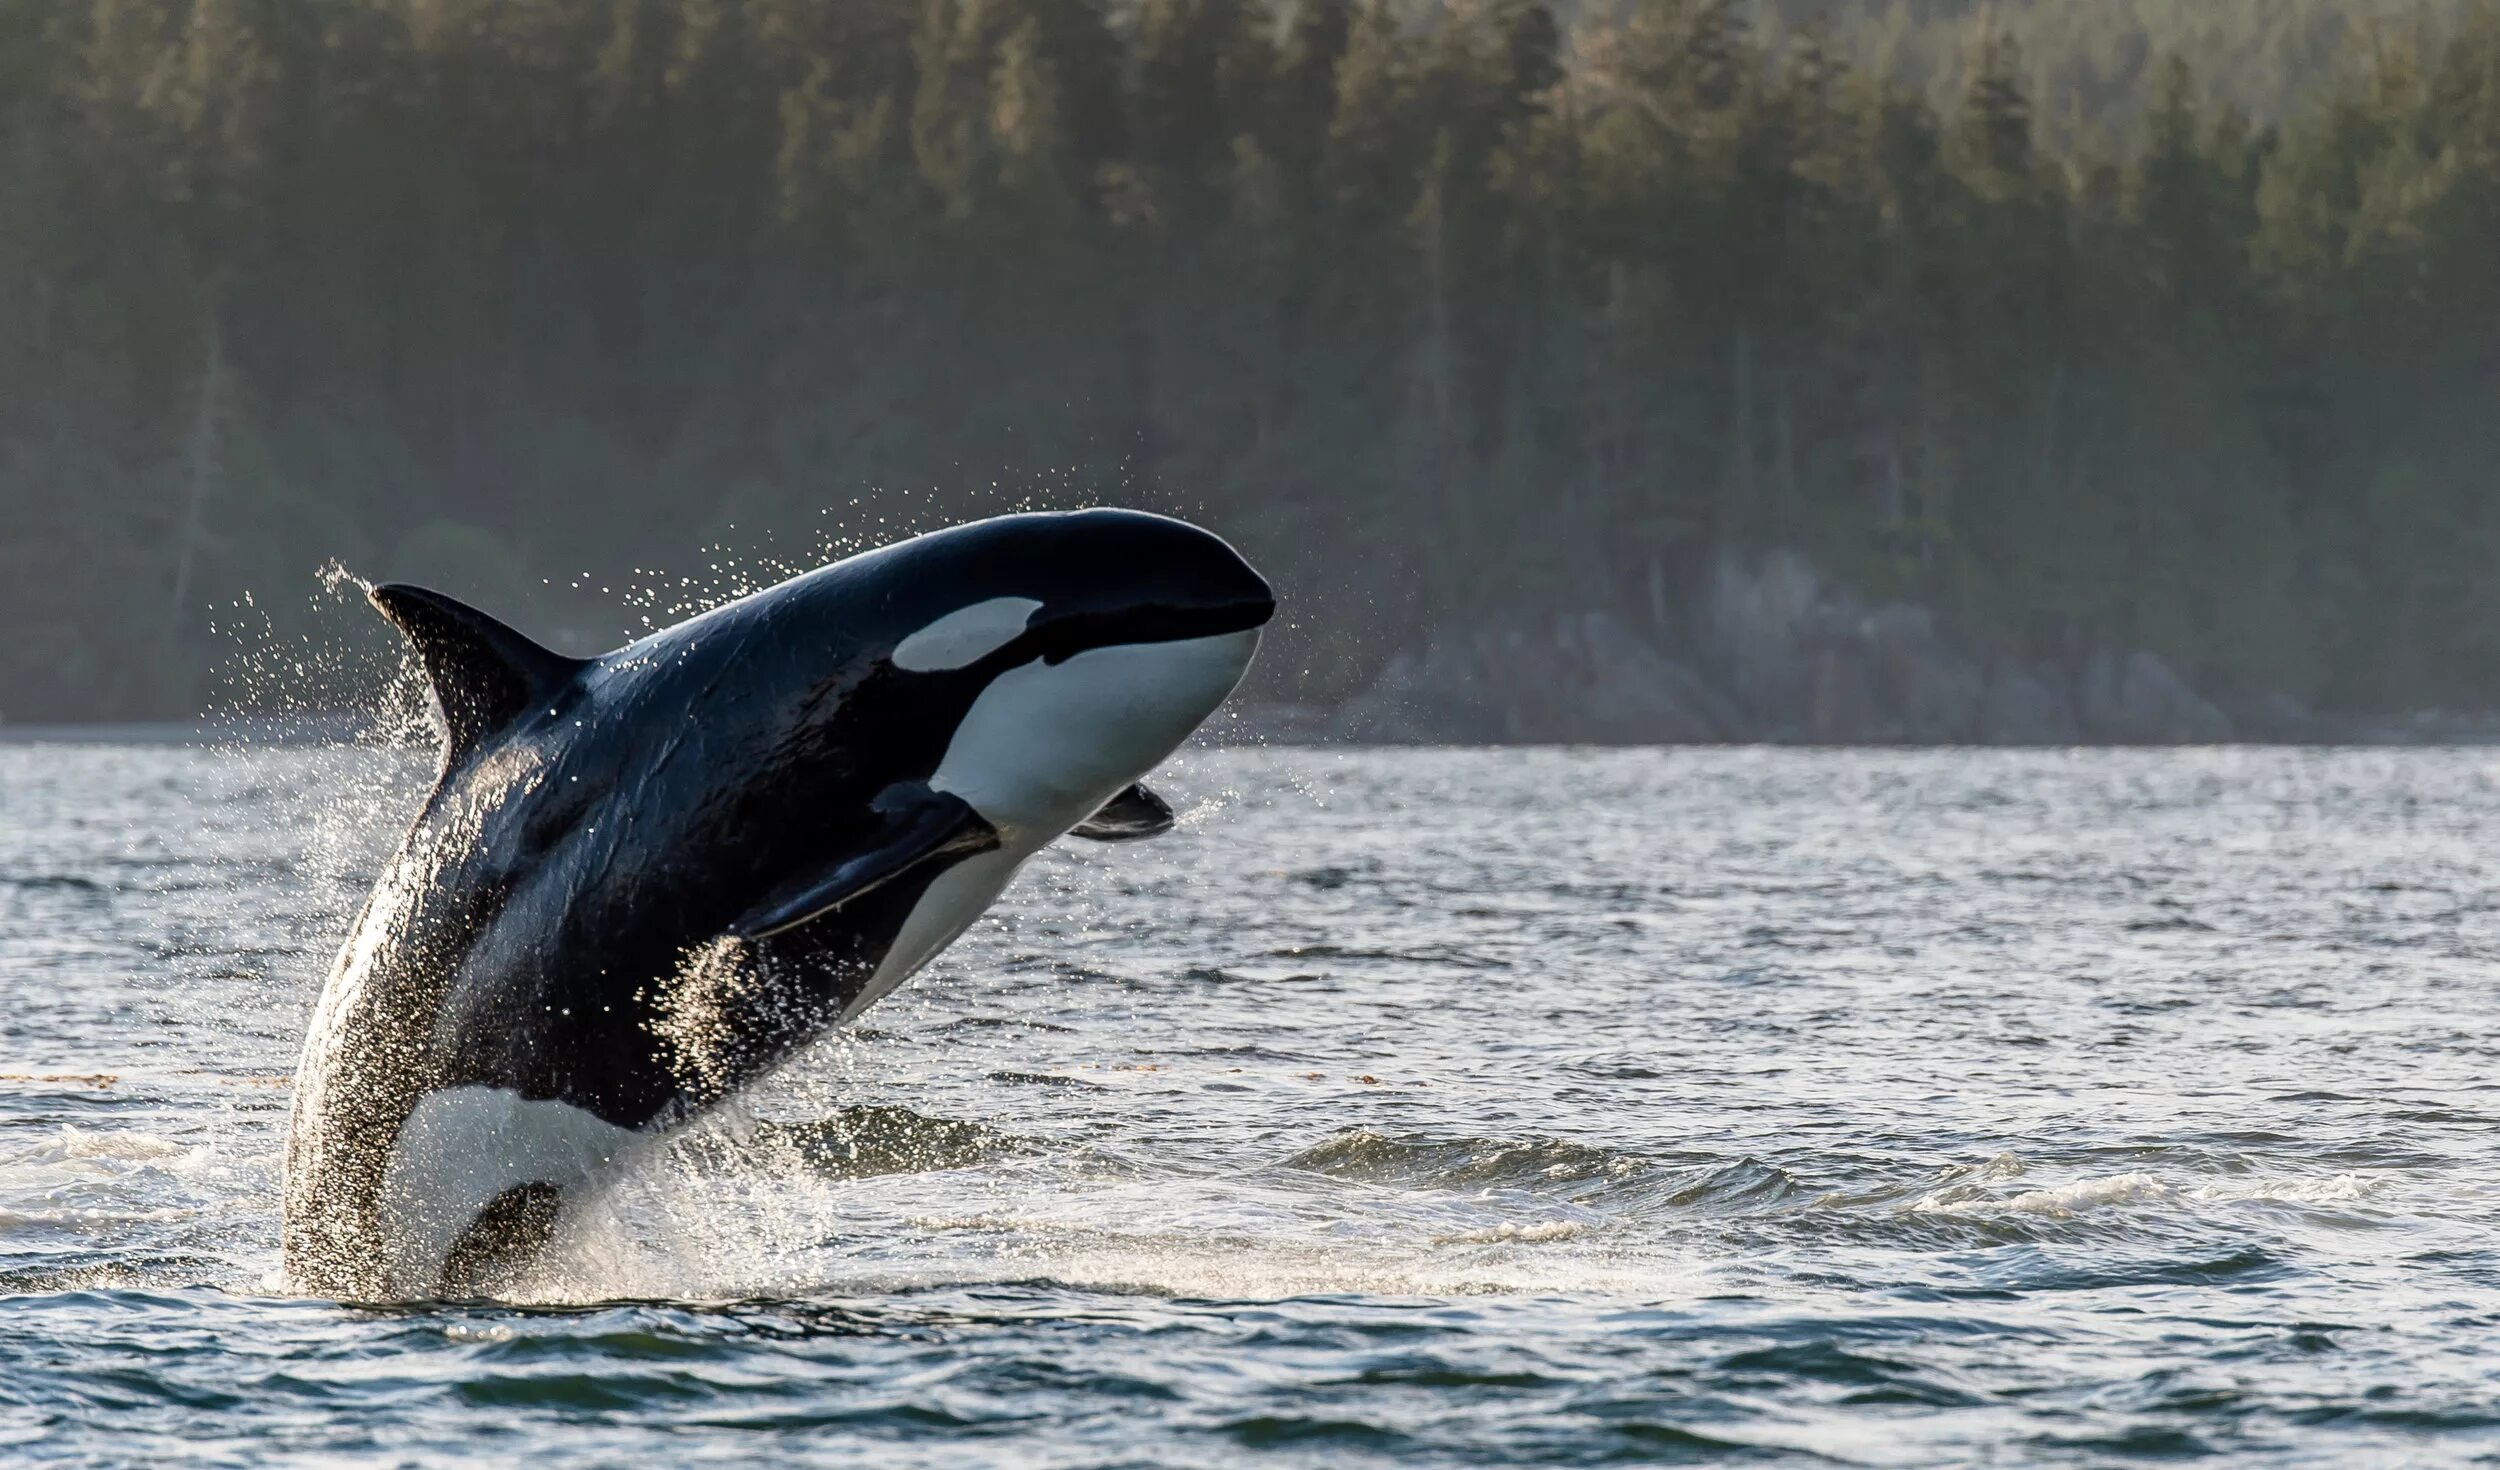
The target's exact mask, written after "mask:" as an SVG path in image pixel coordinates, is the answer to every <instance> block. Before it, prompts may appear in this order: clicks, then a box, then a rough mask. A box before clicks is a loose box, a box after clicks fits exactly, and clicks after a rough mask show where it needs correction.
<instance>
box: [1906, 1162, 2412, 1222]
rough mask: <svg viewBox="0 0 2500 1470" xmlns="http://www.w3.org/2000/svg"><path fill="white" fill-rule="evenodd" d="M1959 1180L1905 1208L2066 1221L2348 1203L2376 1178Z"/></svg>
mask: <svg viewBox="0 0 2500 1470" xmlns="http://www.w3.org/2000/svg"><path fill="white" fill-rule="evenodd" d="M1969 1189H1970V1186H1968V1185H1962V1186H1956V1187H1954V1188H1950V1189H1945V1190H1940V1191H1937V1192H1935V1193H1931V1194H1929V1195H1927V1196H1925V1197H1923V1198H1921V1199H1919V1200H1917V1201H1916V1202H1914V1203H1913V1204H1911V1205H1910V1207H1909V1209H1910V1211H1911V1212H1912V1213H1917V1214H1943V1215H1959V1216H1964V1217H1969V1218H2001V1217H2004V1216H2009V1215H2027V1216H2032V1217H2034V1218H2038V1219H2046V1220H2072V1219H2075V1218H2077V1217H2079V1216H2082V1215H2087V1214H2090V1213H2092V1212H2094V1211H2096V1210H2108V1209H2123V1208H2129V1207H2135V1208H2170V1209H2176V1208H2188V1207H2193V1206H2196V1205H2201V1204H2239V1203H2257V1204H2290V1205H2349V1204H2359V1203H2363V1202H2365V1201H2367V1200H2370V1199H2372V1198H2374V1197H2376V1196H2377V1195H2378V1194H2379V1193H2380V1192H2381V1189H2382V1185H2381V1182H2380V1181H2378V1180H2375V1179H2371V1178H2368V1177H2366V1176H2364V1175H2359V1174H2336V1175H2331V1176H2328V1177H2325V1178H2318V1179H2247V1180H2231V1181H2224V1182H2215V1183H2208V1184H2189V1185H2181V1184H2175V1183H2172V1182H2171V1181H2169V1180H2166V1179H2163V1178H2160V1177H2158V1176H2156V1175H2152V1174H2146V1173H2141V1172H2131V1173H2126V1174H2114V1175H2111V1176H2109V1177H2107V1178H2103V1179H2079V1180H2076V1181H2075V1182H2074V1183H2071V1184H2062V1185H2058V1186H2056V1187H2055V1188H2051V1189H2032V1190H2025V1191H2023V1192H2022V1193H2020V1194H2015V1195H2011V1196H2006V1197H2002V1198H1997V1197H1989V1196H1984V1195H1973V1194H1971V1193H1969V1192H1968V1191H1969Z"/></svg>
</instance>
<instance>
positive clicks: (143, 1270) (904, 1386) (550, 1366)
mask: <svg viewBox="0 0 2500 1470" xmlns="http://www.w3.org/2000/svg"><path fill="white" fill-rule="evenodd" d="M417 764H418V761H417V759H416V758H415V757H412V756H404V755H385V754H376V753H371V752H362V751H353V750H305V749H284V750H262V751H254V752H248V753H234V752H225V753H209V752H197V751H182V750H172V749H161V748H156V749H151V748H138V747H132V748H114V747H102V746H98V747H21V748H0V1074H5V1076H0V1462H6V1463H12V1464H15V1463H26V1464H41V1463H54V1462H58V1463H76V1464H110V1463H155V1462H161V1461H164V1460H168V1459H175V1458H181V1457H192V1458H196V1459H199V1460H206V1461H212V1462H215V1461H223V1462H232V1463H237V1464H266V1463H278V1462H283V1461H285V1460H287V1459H289V1458H290V1457H300V1458H301V1459H303V1460H305V1461H318V1462H322V1463H334V1462H369V1463H389V1464H401V1463H477V1462H495V1461H519V1460H522V1459H527V1460H529V1461H530V1462H533V1463H535V1464H538V1465H545V1466H555V1465H568V1464H619V1463H624V1464H647V1465H662V1464H679V1463H693V1462H702V1461H707V1460H718V1461H730V1462H755V1463H782V1464H808V1463H834V1464H840V1463H858V1464H871V1465H880V1466H889V1465H891V1466H905V1465H924V1464H925V1465H964V1464H1002V1465H1008V1464H1012V1465H1070V1466H1074V1465H1137V1466H1180V1465H1219V1464H1271V1463H1272V1464H1279V1465H1292V1464H1308V1465H1314V1466H1317V1465H1326V1466H1346V1465H1364V1464H1448V1465H1488V1464H1505V1463H1523V1464H1524V1463H1537V1464H1577V1463H1590V1464H1593V1463H1609V1462H1620V1463H1655V1462H1678V1463H1682V1462H1704V1461H1713V1460H1722V1459H1724V1460H1744V1461H1770V1460H1780V1459H1797V1460H1802V1461H1815V1460H1822V1461H1831V1462H1840V1463H1864V1464H1884V1465H1894V1464H1897V1465H1927V1464H1937V1463H1972V1462H1977V1463H1994V1464H2081V1463H2100V1462H2108V1461H2119V1460H2134V1459H2142V1458H2148V1457H2170V1458H2192V1457H2197V1456H2205V1455H2212V1456H2228V1457H2232V1458H2235V1459H2241V1460H2251V1461H2255V1460H2268V1459H2270V1460H2275V1461H2280V1462H2301V1463H2314V1464H2388V1463H2446V1462H2452V1461H2454V1462H2462V1461H2470V1460H2473V1459H2476V1458H2478V1457H2480V1456H2485V1455H2491V1454H2500V1333H2496V1332H2495V1329H2496V1328H2500V1238H2496V1237H2495V1233H2494V1228H2493V1221H2494V1209H2495V1204H2496V1203H2500V1198H2496V1196H2495V1189H2494V1181H2495V1178H2500V1143H2496V1142H2495V1134H2494V1128H2493V1123H2494V1115H2495V1110H2496V1109H2500V1096H2495V1092H2494V1088H2493V1053H2494V1043H2493V1037H2494V1035H2495V1031H2496V1030H2500V1027H2496V1026H2495V1022H2496V1021H2500V1003H2496V1000H2495V990H2494V978H2495V975H2500V953H2495V951H2500V904H2496V903H2495V895H2500V869H2496V867H2495V861H2494V858H2495V854H2500V754H2495V753H2491V752H2481V751H2474V752H2464V751H2458V752H2421V751H2414V752H2402V753H2386V752H2346V753H2336V752H2324V753H2317V752H2280V751H2219V752H2185V753H2106V752H2104V753H2021V754H2018V753H1996V752H1991V753H1971V752H1929V753H1850V752H1808V751H1795V752H1770V751H1755V752H1749V751H1727V752H1694V751H1673V752H1621V753H1605V754H1596V753H1574V752H1562V751H1510V752H1446V753H1445V752H1399V753H1385V752H1384V753H1336V752H1259V751H1230V752H1209V753H1202V754H1196V755H1192V756H1189V757H1187V758H1185V759H1184V760H1183V761H1182V762H1180V763H1179V764H1178V766H1177V768H1176V769H1174V770H1172V771H1170V772H1167V773H1166V775H1165V776H1164V777H1163V778H1160V780H1159V784H1161V785H1164V786H1165V787H1167V789H1168V790H1169V791H1170V792H1171V794H1172V795H1173V796H1174V797H1175V800H1176V804H1178V805H1180V806H1181V807H1182V808H1183V812H1184V820H1183V826H1182V830H1180V831H1179V832H1177V833H1175V834H1173V835H1172V836H1171V837H1169V838H1166V839H1164V840H1162V841H1160V842H1156V843H1148V844H1140V845H1136V846H1130V847H1120V848H1102V847H1088V846H1083V845H1077V846H1073V847H1071V848H1070V849H1068V850H1065V851H1060V850H1053V851H1051V852H1048V853H1046V854H1044V855H1043V857H1042V858H1040V859H1039V860H1037V861H1036V862H1035V863H1034V864H1033V866H1032V867H1031V868H1029V869H1028V870H1027V871H1026V873H1025V875H1024V877H1023V878H1022V879H1020V880H1019V882H1018V883H1017V885H1016V887H1015V888H1014V889H1013V890H1012V891H1011V892H1010V893H1009V895H1008V897H1007V899H1006V900H1005V902H1004V903H1003V904H1002V905H1001V906H1000V909H999V910H998V912H997V913H996V915H995V916H994V918H993V919H992V920H991V921H989V922H987V923H985V924H984V925H982V926H981V927H979V928H977V929H976V930H975V931H974V932H973V933H972V934H971V935H969V936H967V938H966V939H965V940H964V942H962V943H961V944H959V945H958V946H957V947H956V948H955V949H953V950H952V951H950V952H949V953H948V954H946V955H945V956H943V957H941V959H940V961H939V963H938V964H937V965H936V966H935V967H933V969H932V970H931V971H930V972H929V973H928V974H926V975H924V976H923V977H922V978H921V979H920V980H919V981H918V982H916V983H915V984H914V985H913V986H912V987H911V988H910V989H908V990H906V991H905V992H903V993H902V994H901V995H899V996H897V997H895V998H894V999H892V1000H889V1001H887V1002H885V1003H884V1004H883V1005H881V1006H879V1007H877V1008H876V1009H875V1010H873V1011H871V1012H869V1014H868V1015H867V1016H866V1017H865V1018H864V1024H865V1027H866V1029H863V1030H860V1031H858V1032H856V1033H854V1034H853V1035H851V1036H848V1037H845V1038H840V1039H837V1040H834V1041H829V1042H828V1043H827V1044H825V1045H823V1046H821V1047H819V1048H817V1049H816V1050H814V1051H811V1052H810V1053H808V1054H806V1055H805V1056H803V1057H802V1058H801V1059H799V1061H797V1062H796V1063H795V1064H793V1065H792V1066H791V1067H790V1068H788V1069H787V1070H786V1071H785V1072H784V1073H783V1074H782V1075H780V1076H779V1077H777V1078H776V1079H774V1080H773V1081H772V1083H771V1084H769V1085H768V1086H767V1087H765V1088H764V1089H762V1090H761V1091H760V1092H759V1093H758V1094H757V1095H755V1096H754V1097H752V1098H751V1099H749V1100H748V1101H747V1102H746V1104H745V1105H744V1106H743V1107H742V1108H740V1109H739V1110H737V1112H736V1113H735V1114H734V1115H732V1116H729V1117H725V1118H723V1119H721V1120H719V1121H718V1122H717V1123H715V1124H714V1125H713V1126H710V1127H708V1128H706V1129H704V1130H702V1131H701V1133H700V1134H699V1135H698V1136H695V1137H691V1138H689V1139H687V1140H685V1141H683V1142H682V1143H681V1144H680V1145H679V1146H678V1147H676V1148H674V1149H672V1150H669V1151H667V1152H666V1153H665V1154H664V1155H663V1156H662V1157H660V1158H658V1159H655V1160H653V1161H650V1162H649V1163H648V1164H647V1165H645V1166H644V1167H643V1168H642V1169H641V1170H640V1171H639V1172H638V1173H636V1174H634V1175H632V1176H630V1177H627V1178H625V1179H622V1180H619V1181H618V1182H617V1185H616V1187H615V1189H614V1191H613V1193H612V1195H611V1197H610V1198H609V1200H608V1203H607V1205H606V1206H605V1207H604V1208H603V1209H601V1210H599V1211H596V1212H593V1213H594V1215H595V1218H590V1219H586V1220H584V1221H582V1222H579V1223H578V1224H576V1225H575V1226H574V1227H573V1228H571V1229H570V1231H569V1233H568V1234H567V1235H566V1236H565V1237H564V1238H563V1239H562V1241H561V1250H560V1261H559V1264H558V1266H557V1267H556V1268H554V1269H553V1270H551V1272H550V1273H549V1275H548V1276H547V1278H546V1279H545V1280H544V1281H542V1282H539V1283H537V1284H536V1287H535V1289H534V1290H533V1292H532V1293H531V1294H532V1295H533V1296H534V1297H537V1298H540V1300H538V1301H535V1302H533V1303H531V1304H526V1305H523V1304H500V1303H459V1304H448V1305H425V1306H416V1307H409V1308H404V1309H393V1310H380V1309H371V1308H353V1307H345V1306H341V1305H338V1304H335V1303H331V1302H326V1301H317V1300H305V1299H300V1298H295V1297H291V1296H288V1295H286V1294H284V1293H283V1292H282V1291H281V1289H280V1287H279V1283H278V1282H277V1280H276V1266H277V1214H276V1209H277V1195H278V1182H279V1181H278V1155H279V1147H280V1141H281V1134H282V1130H283V1127H284V1120H285V1108H286V1103H287V1087H288V1082H289V1076H290V1073H291V1072H292V1069H293V1065H294V1057H295V1049H296V1045H297V1041H298V1037H299V1035H300V1031H301V1027H302V1025H303V1021H304V1017H305V1015H306V1012H307V1010H308V1007H309V1005H310V1002H311V997H312V995H313V992H314V990H315V989H316V987H317V985H318V983H319V981H320V978H321V975H322V973H323V972H324V970H325V969H326V967H327V965H328V962H329V959H330V956H331V953H332V951H333V949H334V947H335V946H336V944H337V943H338V941H339V938H340V936H341V934H342V933H343V931H344V929H345V926H346V922H347V919H348V917H349V916H350V914H351V913H352V911H353V909H354V906H355V905H356V904H357V903H358V902H359V901H360V900H361V899H362V897H363V894H364V890H365V888H366V886H367V885H368V883H369V882H370V880H371V876H372V870H373V866H374V864H375V862H376V861H377V858H378V855H379V853H380V850H381V849H382V848H384V847H385V846H387V844H388V843H389V842H390V840H391V839H392V838H393V837H395V836H396V833H397V831H398V824H399V823H400V822H402V821H403V820H404V818H405V815H406V812H407V811H408V810H409V807H410V804H411V803H412V801H413V799H414V790H415V782H416V781H417V779H418V771H417V769H416V766H417Z"/></svg>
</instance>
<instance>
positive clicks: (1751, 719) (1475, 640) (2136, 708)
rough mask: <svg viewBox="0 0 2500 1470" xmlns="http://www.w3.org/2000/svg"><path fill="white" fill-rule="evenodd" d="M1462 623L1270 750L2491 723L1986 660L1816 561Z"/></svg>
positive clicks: (2211, 737) (2005, 740) (2437, 735)
mask: <svg viewBox="0 0 2500 1470" xmlns="http://www.w3.org/2000/svg"><path fill="white" fill-rule="evenodd" d="M1648 621H1649V622H1650V623H1651V624H1652V626H1648V627H1634V626H1632V625H1630V624H1628V623H1627V622H1626V621H1625V620H1624V619H1623V618H1621V617H1619V616H1617V615H1615V614H1612V613H1608V612H1601V611H1589V612H1581V613H1574V614H1568V615H1562V616H1554V617H1549V618H1546V619H1543V620H1541V621H1537V622H1534V623H1525V624H1523V623H1520V622H1516V621H1486V622H1482V623H1474V624H1468V623H1452V624H1448V625H1445V626H1443V627H1440V628H1438V629H1436V630H1434V631H1433V633H1432V634H1431V636H1429V637H1428V638H1426V639H1424V640H1422V641H1421V642H1419V643H1417V644H1416V645H1414V646H1412V647H1409V648H1405V649H1402V650H1400V651H1399V652H1398V653H1396V654H1394V655H1393V656H1392V657H1391V658H1390V659H1389V661H1388V663H1387V664H1386V666H1385V667H1384V668H1383V669H1382V671H1381V673H1380V676H1379V677H1378V679H1377V680H1376V681H1374V682H1373V684H1372V685H1371V686H1370V687H1369V688H1367V689H1365V690H1364V691H1363V692H1361V693H1360V694H1358V695H1356V696H1355V697H1354V698H1352V699H1350V700H1348V701H1347V702H1346V703H1345V704H1344V705H1343V706H1341V707H1340V708H1338V709H1335V710H1333V711H1327V712H1324V713H1323V712H1318V711H1300V712H1291V713H1287V712H1281V711H1279V712H1269V713H1267V714H1266V715H1265V716H1264V717H1262V716H1261V715H1260V714H1258V713H1255V712H1254V713H1253V714H1252V716H1251V717H1250V721H1249V724H1250V726H1251V727H1253V728H1255V727H1258V726H1261V725H1264V726H1266V727H1268V728H1265V729H1261V730H1259V731H1258V733H1259V734H1260V735H1261V737H1262V738H1269V739H1283V740H1296V739H1304V740H1308V739H1326V740H1340V741H1354V742H1366V743H1374V744H1523V743H1548V742H1555V743H1571V744H1598V745H1646V744H1668V745H1693V744H1718V743H1753V742H1767V743H1781V744H1825V745H2009V746H2022V745H2034V746H2041V745H2077V744H2092V745H2204V744H2217V743H2222V742H2226V741H2235V740H2238V741H2252V742H2269V743H2293V744H2344V743H2361V744H2445V743H2480V742H2483V741H2487V740H2491V739H2493V738H2495V736H2500V727H2495V726H2494V724H2493V722H2492V721H2491V720H2490V719H2489V718H2488V717H2473V716H2466V717H2451V716H2445V715H2440V714H2437V713H2427V714H2421V715H2412V716H2405V717H2401V718H2383V719H2371V720H2351V719H2333V718H2328V717H2324V716H2321V715H2319V714H2317V713H2315V712H2313V711H2311V710H2309V709H2308V708H2307V707H2305V706H2304V705H2302V704H2301V703H2300V702H2299V701H2297V700H2294V699H2291V698H2289V697H2287V696H2284V695H2280V694H2260V695H2240V696H2236V697H2234V696H2225V695H2218V694H2209V693H2206V692H2202V691H2199V690H2198V689H2196V688H2194V687H2192V686H2191V685H2190V684H2189V683H2188V681H2187V680H2186V679H2184V678H2182V677H2181V676H2180V675H2179V673H2178V672H2177V671H2176V670H2175V669H2173V668H2172V667H2171V666H2170V665H2169V664H2168V663H2167V662H2165V661H2164V660H2163V659H2162V658H2161V657H2159V656H2158V655H2156V654H2153V653H2150V652H2147V651H2144V650H2142V649H2099V650H2094V651H2091V652H2089V653H2087V654H2084V655H2082V656H2080V657H2078V658H2075V659H2073V660H2070V661H2065V662H2028V661H2024V660H2020V659H2015V658H2010V657H2006V656H2004V655H2001V654H1987V653H1983V652H1980V651H1977V650H1974V649H1972V648H1970V647H1968V646H1966V645H1964V644H1963V643H1961V642H1959V641H1958V640H1956V639H1954V638H1953V637H1951V636H1950V635H1949V634H1947V633H1945V632H1944V631H1942V630H1940V629H1939V628H1938V626H1937V624H1936V620H1935V618H1934V617H1933V615H1932V614H1930V613H1929V612H1928V611H1926V610H1925V609H1923V608H1918V607H1912V606H1908V605H1904V604H1898V603H1895V604H1886V605H1870V604H1868V603H1866V602H1864V601H1862V600H1861V599H1859V598H1857V597H1856V596H1854V595H1852V594H1851V593H1849V592H1847V591H1845V590H1842V589H1838V588H1835V587H1832V586H1830V585H1829V584H1827V583H1826V582H1825V581H1824V580H1823V579H1822V578H1821V577H1820V576H1819V575H1818V574H1817V573H1816V572H1815V570H1814V568H1813V567H1811V566H1810V565H1808V564H1807V563H1806V562H1805V560H1804V559H1803V558H1801V557H1799V556H1796V555H1794V554H1792V553H1787V552H1772V553H1770V554H1768V555H1765V556H1762V557H1759V558H1757V559H1753V560H1750V561H1736V560H1728V561H1723V562H1721V563H1720V564H1719V565H1717V566H1716V567H1714V568H1713V569H1712V570H1711V572H1710V573H1709V574H1708V576H1707V577H1706V578H1704V579H1703V585H1702V586H1701V588H1700V589H1699V591H1698V593H1697V595H1696V596H1694V597H1693V598H1692V599H1691V605H1690V606H1688V607H1685V608H1680V609H1673V610H1669V609H1664V608H1662V609H1660V615H1659V616H1657V617H1655V618H1653V619H1650V620H1648Z"/></svg>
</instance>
